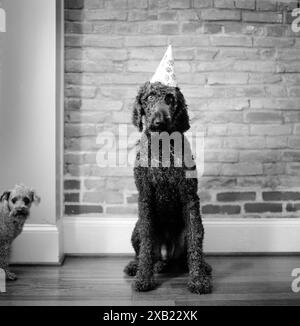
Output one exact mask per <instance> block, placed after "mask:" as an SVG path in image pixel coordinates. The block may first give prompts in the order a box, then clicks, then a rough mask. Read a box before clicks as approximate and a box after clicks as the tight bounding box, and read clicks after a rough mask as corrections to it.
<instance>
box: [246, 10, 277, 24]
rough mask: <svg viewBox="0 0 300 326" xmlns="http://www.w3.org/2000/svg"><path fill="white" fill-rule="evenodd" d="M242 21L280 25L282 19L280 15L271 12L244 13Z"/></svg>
mask: <svg viewBox="0 0 300 326" xmlns="http://www.w3.org/2000/svg"><path fill="white" fill-rule="evenodd" d="M242 19H243V21H245V22H253V23H282V21H283V17H282V14H281V13H273V12H251V11H244V12H243V13H242Z"/></svg>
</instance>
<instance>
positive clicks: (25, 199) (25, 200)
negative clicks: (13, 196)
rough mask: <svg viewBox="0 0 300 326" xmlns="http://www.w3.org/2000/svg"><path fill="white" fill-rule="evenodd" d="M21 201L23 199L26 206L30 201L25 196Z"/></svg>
mask: <svg viewBox="0 0 300 326" xmlns="http://www.w3.org/2000/svg"><path fill="white" fill-rule="evenodd" d="M23 201H24V204H25V205H26V206H27V205H29V203H30V199H29V198H27V197H25V198H24V199H23Z"/></svg>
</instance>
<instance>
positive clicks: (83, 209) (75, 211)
mask: <svg viewBox="0 0 300 326" xmlns="http://www.w3.org/2000/svg"><path fill="white" fill-rule="evenodd" d="M99 213H103V207H102V206H100V205H97V206H93V205H66V206H65V214H66V215H81V214H99Z"/></svg>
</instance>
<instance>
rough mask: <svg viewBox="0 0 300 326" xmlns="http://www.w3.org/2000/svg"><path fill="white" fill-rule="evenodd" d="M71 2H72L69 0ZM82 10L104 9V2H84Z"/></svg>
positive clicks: (92, 0) (87, 0) (94, 0)
mask: <svg viewBox="0 0 300 326" xmlns="http://www.w3.org/2000/svg"><path fill="white" fill-rule="evenodd" d="M70 1H72V0H70ZM84 8H86V9H101V8H104V0H84Z"/></svg>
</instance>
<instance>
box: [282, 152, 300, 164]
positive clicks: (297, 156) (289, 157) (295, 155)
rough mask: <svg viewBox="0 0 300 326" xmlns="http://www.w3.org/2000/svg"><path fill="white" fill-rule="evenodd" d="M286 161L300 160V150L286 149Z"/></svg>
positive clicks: (284, 155) (284, 157)
mask: <svg viewBox="0 0 300 326" xmlns="http://www.w3.org/2000/svg"><path fill="white" fill-rule="evenodd" d="M283 160H284V161H286V162H300V151H286V152H284V153H283Z"/></svg>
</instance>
